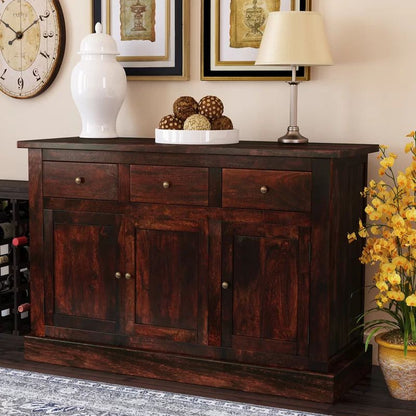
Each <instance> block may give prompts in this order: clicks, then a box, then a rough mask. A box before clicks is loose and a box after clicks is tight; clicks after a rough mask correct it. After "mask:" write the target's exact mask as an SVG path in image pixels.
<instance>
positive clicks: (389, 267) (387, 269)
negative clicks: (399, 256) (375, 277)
mask: <svg viewBox="0 0 416 416" xmlns="http://www.w3.org/2000/svg"><path fill="white" fill-rule="evenodd" d="M380 269H381V271H382V272H383V273H386V274H388V273H393V272H394V271H395V270H396V266H395V265H394V264H393V263H390V262H389V263H383V264H382V265H381V266H380Z"/></svg>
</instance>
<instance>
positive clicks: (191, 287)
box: [125, 215, 208, 351]
mask: <svg viewBox="0 0 416 416" xmlns="http://www.w3.org/2000/svg"><path fill="white" fill-rule="evenodd" d="M206 229H207V227H206V221H204V220H202V221H195V220H187V219H184V218H180V219H179V218H177V219H176V218H172V217H170V216H168V217H166V215H164V218H163V219H159V218H153V217H150V218H149V217H148V216H144V217H143V218H142V219H139V220H137V221H136V222H134V223H133V222H132V223H131V229H130V232H129V233H128V235H129V236H130V239H131V240H130V245H129V244H128V246H130V249H131V251H132V252H133V250H134V254H133V255H134V257H135V278H134V279H132V281H131V282H130V283H129V284H130V286H126V310H125V320H126V322H125V327H126V330H127V335H129V336H130V339H131V344H132V345H134V346H137V347H142V348H155V349H158V348H163V349H164V350H169V349H170V350H175V351H178V349H177V348H178V345H177V343H188V344H196V343H204V342H205V343H206V337H207V335H206V334H207V317H206V313H204V309H205V310H206V297H207V293H206V292H207V291H206V286H205V285H206V274H207V261H208V260H207V249H208V243H207V240H208V239H207V230H206ZM162 346H163V347H162ZM169 346H170V347H169Z"/></svg>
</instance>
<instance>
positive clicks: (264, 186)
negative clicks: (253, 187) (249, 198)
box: [260, 185, 269, 195]
mask: <svg viewBox="0 0 416 416" xmlns="http://www.w3.org/2000/svg"><path fill="white" fill-rule="evenodd" d="M260 192H261V193H262V194H263V195H264V194H267V192H269V188H268V187H267V186H266V185H263V186H262V187H261V188H260Z"/></svg>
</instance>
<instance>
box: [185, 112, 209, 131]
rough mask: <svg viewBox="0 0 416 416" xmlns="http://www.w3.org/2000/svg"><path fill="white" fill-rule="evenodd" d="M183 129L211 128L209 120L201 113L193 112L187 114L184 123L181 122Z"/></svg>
mask: <svg viewBox="0 0 416 416" xmlns="http://www.w3.org/2000/svg"><path fill="white" fill-rule="evenodd" d="M183 129H184V130H211V123H210V122H209V120H208V119H207V118H206V117H205V116H203V115H201V114H194V115H192V116H189V117H188V118H187V119H186V120H185V123H183Z"/></svg>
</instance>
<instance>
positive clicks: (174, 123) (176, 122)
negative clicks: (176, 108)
mask: <svg viewBox="0 0 416 416" xmlns="http://www.w3.org/2000/svg"><path fill="white" fill-rule="evenodd" d="M159 128H160V129H163V130H182V129H183V122H182V120H180V119H179V118H177V117H175V116H174V115H173V114H169V115H167V116H164V117H162V119H161V120H160V121H159Z"/></svg>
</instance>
